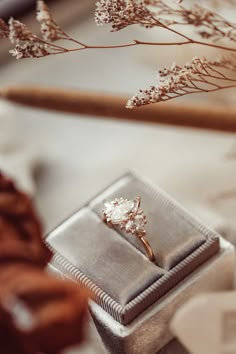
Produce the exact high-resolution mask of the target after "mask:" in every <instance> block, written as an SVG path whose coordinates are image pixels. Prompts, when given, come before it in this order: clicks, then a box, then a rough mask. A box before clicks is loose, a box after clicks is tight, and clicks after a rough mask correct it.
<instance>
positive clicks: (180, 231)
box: [46, 173, 219, 325]
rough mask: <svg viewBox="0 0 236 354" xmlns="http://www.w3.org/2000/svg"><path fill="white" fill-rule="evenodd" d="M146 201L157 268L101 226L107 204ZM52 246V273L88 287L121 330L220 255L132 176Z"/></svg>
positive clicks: (126, 238)
mask: <svg viewBox="0 0 236 354" xmlns="http://www.w3.org/2000/svg"><path fill="white" fill-rule="evenodd" d="M136 196H140V197H141V208H142V209H143V210H144V213H145V214H146V216H147V221H148V223H147V225H146V230H147V239H148V241H149V242H150V245H151V247H152V249H153V251H154V254H155V259H156V264H155V263H153V262H151V261H149V259H148V258H147V257H146V256H145V254H144V250H143V247H142V244H141V243H140V242H139V240H137V239H136V238H135V237H134V236H132V235H127V234H125V233H124V232H121V231H120V230H119V229H118V228H117V229H111V228H109V227H108V226H107V225H106V224H105V223H104V222H103V220H102V209H103V207H104V201H106V200H111V199H113V198H115V197H124V198H127V199H134V198H135V197H136ZM46 240H47V242H48V244H49V245H50V247H51V248H52V250H53V251H54V253H55V256H54V260H53V267H55V268H56V269H57V270H59V271H60V272H61V273H63V274H64V275H65V276H67V277H70V278H72V279H76V280H77V281H79V282H81V283H83V284H85V285H86V286H87V287H88V288H89V289H90V290H92V291H93V292H94V293H95V301H96V302H97V304H98V305H100V306H101V307H102V308H103V310H105V311H106V312H107V313H108V314H109V315H111V316H112V317H113V318H114V319H115V320H116V321H118V322H119V323H120V324H122V325H127V324H129V323H130V322H132V321H133V320H134V319H135V318H137V317H138V316H139V315H141V314H142V313H143V312H144V311H145V310H147V308H148V307H149V306H151V305H152V304H153V303H155V302H156V301H157V300H160V299H161V298H162V297H163V296H164V295H166V294H167V293H168V291H170V290H172V289H173V288H174V287H175V286H176V285H177V284H179V283H180V282H181V281H182V280H183V279H185V278H186V277H187V276H188V275H189V274H191V273H192V272H193V271H194V270H196V269H197V268H198V267H199V266H200V265H202V264H203V263H204V262H205V261H207V260H208V259H209V258H211V257H212V256H213V255H216V254H217V253H218V252H219V239H218V237H217V234H216V233H214V232H212V231H210V230H208V229H207V228H206V227H204V226H202V225H201V224H199V223H198V222H197V221H196V220H195V219H194V218H192V217H191V216H190V215H189V214H188V213H186V211H185V210H184V209H183V208H182V207H180V206H179V205H178V204H177V203H175V202H174V201H173V200H172V199H171V198H170V197H169V196H168V195H167V194H165V192H163V191H161V190H160V189H158V188H156V187H153V186H152V184H150V183H149V182H147V181H146V180H145V179H142V178H140V177H138V176H137V175H135V174H133V173H128V174H126V175H125V176H123V177H121V178H120V179H119V180H117V181H116V182H114V183H113V184H112V185H110V186H109V187H108V188H107V189H105V190H104V191H103V192H101V193H100V194H99V195H98V196H96V197H95V198H94V199H93V200H91V201H90V202H89V203H88V204H87V205H86V206H85V207H83V208H82V209H81V210H79V211H78V212H76V213H75V214H74V215H73V216H71V217H70V218H69V219H68V220H67V221H65V222H64V223H62V224H61V225H60V226H58V227H57V228H56V229H55V230H54V231H52V232H51V233H50V234H49V235H48V237H47V239H46Z"/></svg>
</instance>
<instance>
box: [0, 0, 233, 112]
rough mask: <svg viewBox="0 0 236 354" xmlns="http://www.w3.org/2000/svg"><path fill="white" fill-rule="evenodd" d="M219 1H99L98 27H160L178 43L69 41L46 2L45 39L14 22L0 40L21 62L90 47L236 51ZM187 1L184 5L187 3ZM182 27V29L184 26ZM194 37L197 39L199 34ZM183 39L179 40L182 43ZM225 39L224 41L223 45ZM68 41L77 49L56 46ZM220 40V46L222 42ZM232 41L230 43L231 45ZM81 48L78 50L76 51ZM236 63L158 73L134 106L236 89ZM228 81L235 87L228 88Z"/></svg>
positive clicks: (41, 8) (228, 60)
mask: <svg viewBox="0 0 236 354" xmlns="http://www.w3.org/2000/svg"><path fill="white" fill-rule="evenodd" d="M215 2H217V5H218V6H219V5H220V4H222V2H220V1H217V0H206V1H205V2H204V5H199V4H195V5H192V4H191V3H192V2H191V1H187V0H186V1H181V0H99V1H98V2H97V4H96V11H95V21H96V23H97V24H98V25H106V24H110V25H111V26H112V31H119V30H122V29H124V28H126V27H128V26H131V25H140V26H143V27H145V28H153V27H157V28H161V29H162V30H163V29H164V30H165V31H166V32H169V33H170V34H174V35H175V40H174V41H173V40H171V39H170V40H169V41H168V42H163V41H161V40H158V41H156V42H147V41H141V40H138V39H134V40H133V41H131V42H128V43H123V44H119V45H107V46H106V45H88V44H84V43H83V42H81V41H80V40H77V39H75V38H72V37H70V36H69V35H68V34H67V33H65V32H64V31H63V30H62V28H61V27H60V26H59V25H58V24H57V23H56V21H55V20H54V18H53V16H52V14H51V12H50V10H49V8H48V6H47V5H46V3H45V2H44V1H43V0H37V20H38V22H39V23H40V30H41V35H42V37H39V36H36V35H34V34H33V33H32V32H31V30H30V29H29V28H28V27H27V26H26V25H25V24H23V23H21V22H19V21H17V20H14V19H10V21H9V27H8V26H7V24H6V23H5V22H4V21H3V20H1V19H0V39H1V38H7V37H9V39H10V41H11V42H12V43H13V44H14V45H15V48H14V49H12V50H11V51H10V52H11V54H12V55H14V56H15V57H16V58H17V59H22V58H41V57H44V56H48V55H56V54H60V53H68V52H72V51H73V52H74V51H80V50H85V49H98V48H100V49H103V50H106V49H110V48H121V47H122V48H124V47H131V46H137V45H155V46H169V45H170V46H173V47H174V46H177V45H178V46H186V45H189V44H191V45H193V44H197V45H201V46H205V47H211V48H216V49H220V50H225V51H227V52H233V53H235V52H236V48H234V47H233V46H232V44H233V43H236V24H234V23H233V22H230V21H228V20H227V19H226V18H224V17H222V16H221V14H220V13H217V12H216V11H215V9H216V8H217V9H218V7H215V8H214V11H213V10H210V9H209V8H208V7H207V6H208V5H209V4H211V3H212V4H213V3H215ZM183 3H184V6H183V5H182V4H183ZM225 3H227V4H228V5H230V6H232V7H233V6H236V0H226V1H225V2H224V4H225ZM180 26H181V27H180ZM184 28H192V30H194V31H192V33H193V34H192V35H189V31H188V34H186V33H184ZM194 33H195V35H194ZM178 38H179V39H178ZM222 39H223V40H224V42H222ZM57 40H64V41H66V43H69V44H73V47H72V48H67V47H65V46H63V45H58V44H55V41H57ZM218 41H221V42H220V43H217V42H218ZM227 41H230V42H231V44H230V45H229V44H227ZM75 45H76V47H75ZM235 68H236V59H235V58H234V57H233V56H224V57H222V58H221V59H217V60H215V61H209V60H207V59H205V58H193V59H192V61H191V62H190V63H187V64H185V65H184V66H183V67H179V66H178V65H176V64H173V65H172V67H171V68H165V69H163V70H161V71H160V72H159V75H160V77H161V78H160V81H159V82H158V84H157V85H155V86H151V87H150V88H149V89H147V90H140V92H139V93H138V94H137V95H135V96H134V97H133V98H132V99H130V100H129V102H128V103H127V106H128V107H129V108H132V107H139V106H142V105H146V104H149V103H156V102H160V101H166V100H169V99H172V98H175V97H181V96H184V95H188V94H190V93H200V92H211V91H217V90H221V89H223V88H229V87H234V85H235V80H234V79H230V74H229V75H228V74H227V75H228V76H226V74H225V73H224V71H225V70H227V71H230V72H232V71H235ZM229 83H230V84H231V85H229Z"/></svg>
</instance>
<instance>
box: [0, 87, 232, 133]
mask: <svg viewBox="0 0 236 354" xmlns="http://www.w3.org/2000/svg"><path fill="white" fill-rule="evenodd" d="M0 97H2V98H5V99H6V100H9V101H12V102H15V103H19V104H23V105H26V106H31V107H36V108H41V109H49V110H54V111H58V112H67V113H73V114H82V115H89V116H93V117H94V116H98V117H102V118H116V119H121V120H130V121H136V122H151V123H158V124H170V125H176V126H183V127H195V128H202V129H211V130H220V131H227V132H236V110H234V109H227V108H226V107H221V106H217V105H216V106H209V105H208V106H204V105H201V104H200V105H199V104H191V105H190V104H188V105H187V104H179V103H169V102H168V103H159V104H152V105H149V106H145V107H141V108H135V109H127V108H125V104H126V101H127V98H125V97H119V96H114V95H108V94H101V93H95V92H81V91H77V90H66V89H57V88H46V87H31V86H13V87H8V88H4V89H1V90H0Z"/></svg>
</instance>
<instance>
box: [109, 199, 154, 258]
mask: <svg viewBox="0 0 236 354" xmlns="http://www.w3.org/2000/svg"><path fill="white" fill-rule="evenodd" d="M140 203H141V198H140V197H136V198H135V199H133V200H128V199H124V198H116V199H114V200H112V201H110V202H106V203H105V204H104V205H105V209H103V215H104V221H105V222H106V223H107V225H108V226H109V227H114V226H118V227H119V228H120V229H121V230H125V231H126V232H127V233H131V234H132V235H134V236H136V237H137V238H138V239H139V240H140V242H141V243H142V245H143V247H144V249H145V252H146V256H147V257H148V258H149V259H150V261H154V260H155V257H154V253H153V250H152V247H151V245H150V243H149V242H148V240H147V238H146V230H145V225H146V223H147V218H146V216H145V214H144V212H143V210H141V209H140V208H139V207H140Z"/></svg>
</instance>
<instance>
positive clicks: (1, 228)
mask: <svg viewBox="0 0 236 354" xmlns="http://www.w3.org/2000/svg"><path fill="white" fill-rule="evenodd" d="M51 256H52V254H51V251H50V250H49V249H48V247H47V246H46V244H45V243H44V241H43V238H42V228H41V224H40V221H39V219H38V217H37V214H36V212H35V210H34V206H33V202H32V200H31V199H30V198H29V197H28V196H27V195H26V194H24V193H22V192H21V191H19V190H18V189H17V188H16V187H15V185H14V184H13V183H12V181H11V180H10V179H8V178H7V177H5V176H4V175H3V174H1V172H0V354H38V353H40V354H58V353H61V351H62V350H64V349H65V348H67V347H68V346H71V345H75V344H79V343H80V342H81V341H82V340H83V338H84V328H85V323H86V313H87V303H88V300H87V299H88V293H87V291H86V290H83V289H81V288H80V287H79V286H78V285H77V284H75V283H72V282H70V281H62V280H58V279H56V278H54V277H53V276H51V275H49V274H48V273H47V272H46V271H45V270H44V268H45V266H46V265H47V263H48V262H49V260H50V259H51Z"/></svg>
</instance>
